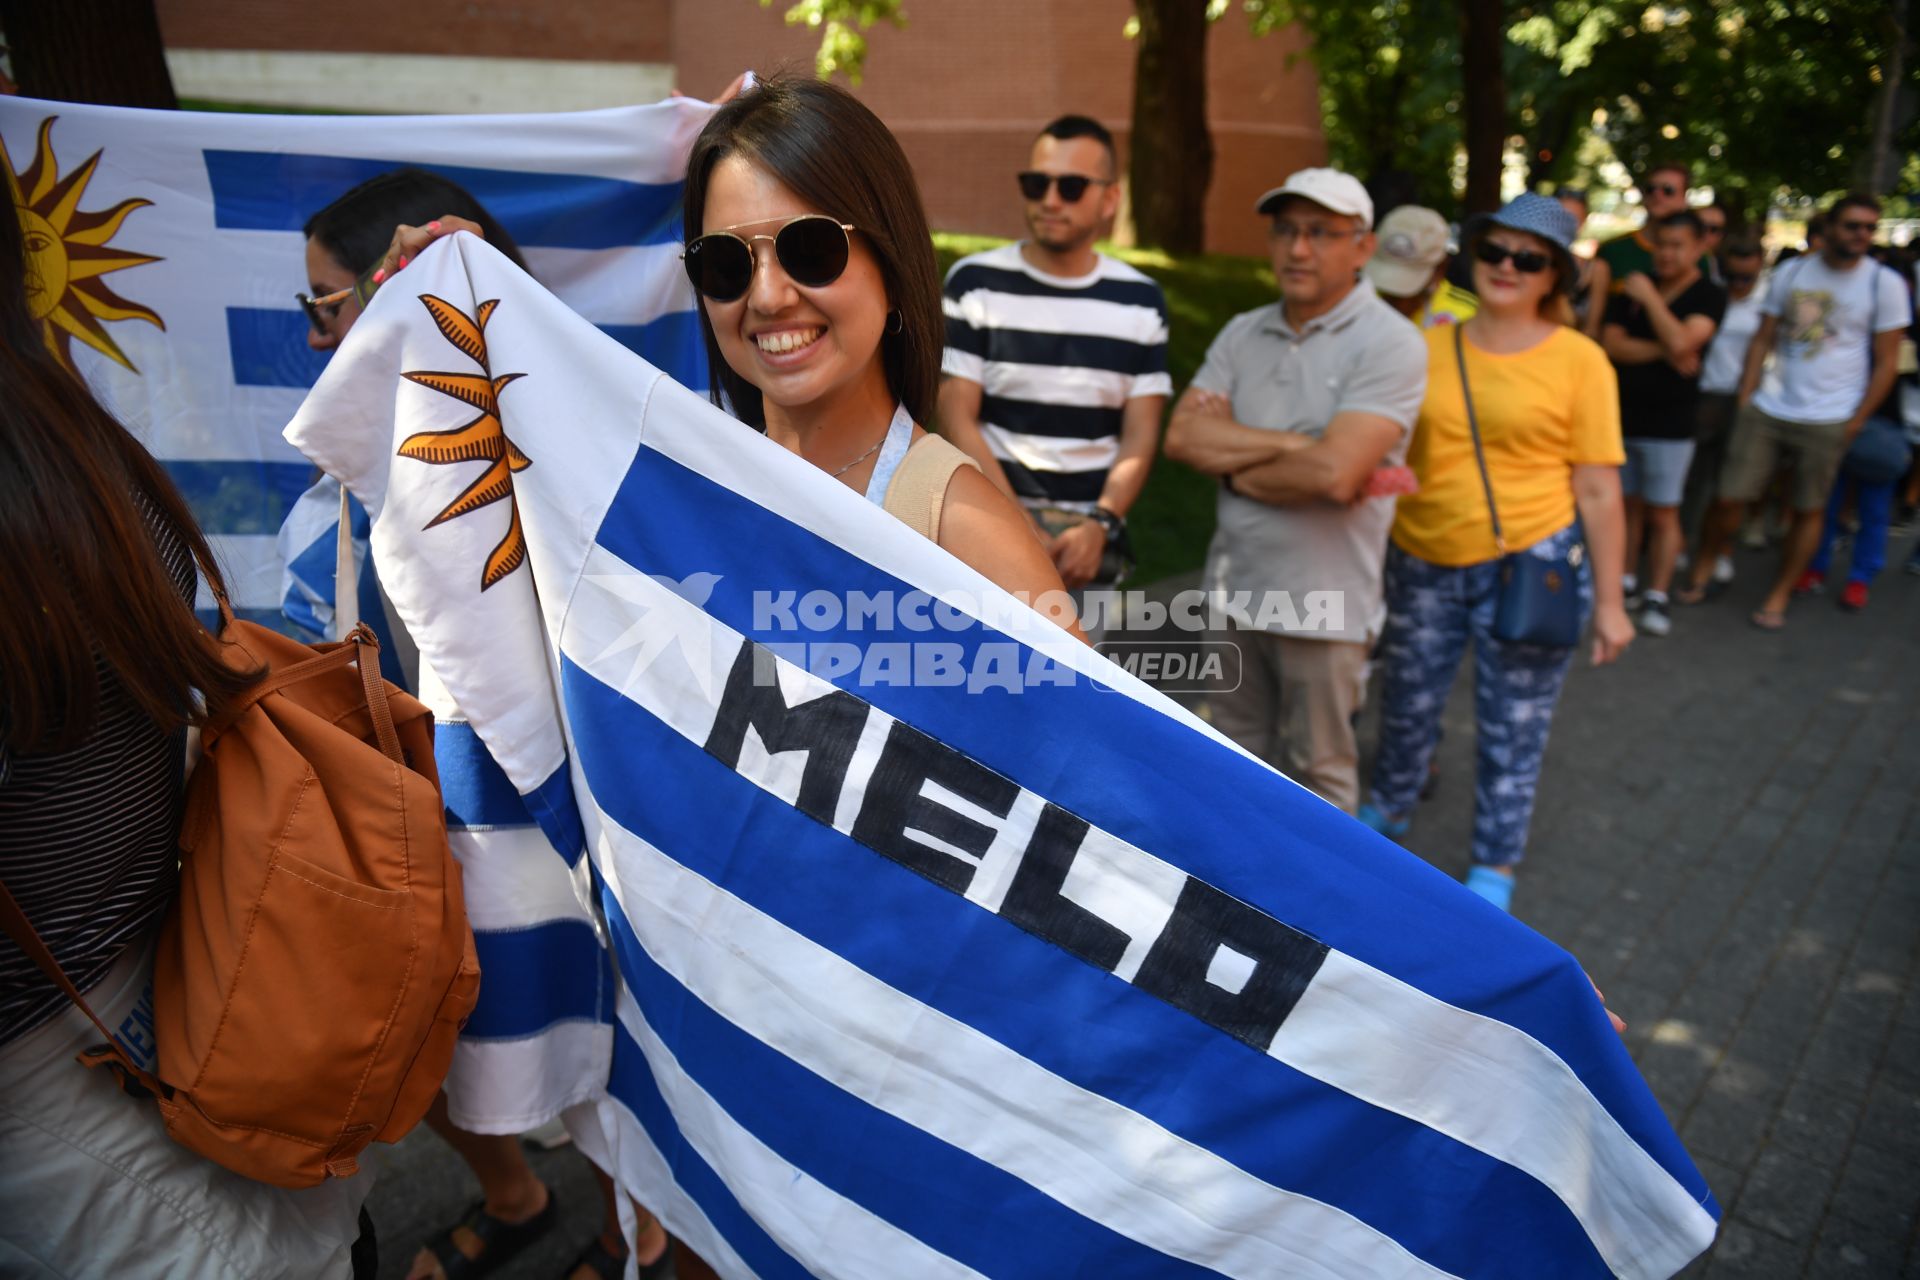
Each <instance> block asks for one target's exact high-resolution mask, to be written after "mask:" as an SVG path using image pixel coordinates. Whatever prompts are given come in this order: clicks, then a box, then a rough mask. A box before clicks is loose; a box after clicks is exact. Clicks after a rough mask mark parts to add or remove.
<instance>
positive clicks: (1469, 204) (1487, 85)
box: [1460, 0, 1507, 214]
mask: <svg viewBox="0 0 1920 1280" xmlns="http://www.w3.org/2000/svg"><path fill="white" fill-rule="evenodd" d="M1505 17H1506V15H1505V13H1504V6H1503V5H1502V2H1501V0H1460V55H1461V67H1460V73H1461V78H1462V81H1463V84H1464V87H1465V98H1466V117H1467V118H1466V136H1467V198H1466V202H1465V208H1466V212H1467V213H1469V214H1473V213H1487V212H1490V211H1492V210H1494V209H1497V208H1499V207H1500V170H1501V167H1502V165H1503V163H1504V159H1505V153H1506V149H1507V81H1506V72H1505V70H1504V69H1503V68H1502V66H1501V65H1500V54H1501V52H1502V50H1503V49H1504V48H1505V46H1506V41H1507V33H1506V22H1505Z"/></svg>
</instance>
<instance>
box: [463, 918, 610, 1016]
mask: <svg viewBox="0 0 1920 1280" xmlns="http://www.w3.org/2000/svg"><path fill="white" fill-rule="evenodd" d="M473 949H474V951H475V952H476V953H477V954H478V955H479V957H480V998H479V999H478V1000H477V1001H476V1002H475V1003H474V1006H473V1013H472V1015H471V1016H470V1017H468V1019H467V1025H466V1026H465V1027H463V1028H462V1029H461V1031H460V1035H461V1037H462V1038H463V1039H467V1040H524V1039H526V1038H527V1037H528V1036H534V1035H538V1034H540V1033H541V1032H542V1031H545V1030H546V1029H547V1028H548V1027H551V1026H553V1025H554V1024H556V1023H560V1022H611V1021H613V973H612V967H611V961H610V958H609V957H608V955H607V953H606V950H605V949H604V948H602V947H601V945H600V942H599V940H598V939H596V938H595V937H594V936H593V927H592V926H591V925H589V924H587V923H586V922H585V921H584V920H555V921H552V922H550V923H547V924H539V925H534V926H533V927H531V928H527V929H475V930H474V931H473Z"/></svg>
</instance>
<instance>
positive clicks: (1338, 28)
mask: <svg viewBox="0 0 1920 1280" xmlns="http://www.w3.org/2000/svg"><path fill="white" fill-rule="evenodd" d="M1896 5H1900V6H1906V7H1908V8H1909V9H1911V7H1912V5H1911V0H1670V2H1666V3H1658V4H1655V3H1648V0H1508V3H1507V4H1506V6H1505V15H1506V19H1505V20H1506V54H1505V58H1504V64H1503V65H1504V69H1505V72H1506V80H1507V105H1508V116H1509V119H1508V124H1509V129H1510V132H1511V133H1512V134H1513V135H1515V136H1517V137H1520V138H1523V139H1524V140H1525V142H1526V146H1527V153H1528V156H1529V161H1530V167H1531V174H1530V176H1531V178H1532V179H1533V181H1534V182H1536V183H1540V182H1547V181H1558V180H1566V179H1569V178H1573V177H1576V176H1579V175H1577V174H1576V172H1575V170H1576V167H1577V164H1578V157H1577V152H1578V150H1579V147H1578V144H1579V142H1580V140H1581V138H1582V137H1583V136H1584V135H1585V134H1586V133H1587V132H1588V131H1589V130H1590V129H1591V128H1592V127H1593V126H1592V120H1593V118H1594V112H1595V111H1596V110H1603V111H1605V112H1606V118H1605V123H1604V125H1602V126H1601V128H1602V132H1603V135H1604V136H1605V138H1606V140H1607V141H1608V142H1609V143H1610V144H1611V145H1612V148H1613V150H1614V153H1615V154H1616V155H1617V156H1618V157H1619V158H1620V159H1621V160H1622V161H1623V162H1625V163H1626V164H1627V166H1628V168H1629V169H1630V170H1637V169H1638V168H1640V167H1641V166H1644V165H1645V164H1646V163H1648V162H1649V161H1652V160H1657V159H1667V158H1670V157H1671V158H1677V159H1680V160H1684V161H1687V162H1689V163H1691V164H1692V165H1693V167H1694V173H1695V175H1696V177H1697V178H1698V179H1699V180H1701V181H1703V182H1708V183H1712V184H1713V185H1714V186H1715V187H1718V188H1722V189H1729V190H1741V189H1744V190H1746V191H1747V192H1750V193H1751V195H1752V198H1753V199H1754V200H1755V201H1756V202H1758V201H1763V200H1765V199H1766V198H1768V197H1770V196H1771V195H1773V194H1774V193H1775V192H1777V191H1790V192H1797V193H1802V194H1813V195H1817V194H1821V193H1824V192H1828V191H1833V190H1836V189H1839V188H1841V187H1844V186H1846V185H1848V184H1849V182H1850V181H1851V180H1852V179H1853V176H1854V172H1855V170H1856V168H1857V165H1858V159H1859V157H1860V156H1861V155H1862V154H1863V153H1864V152H1865V151H1866V150H1867V149H1869V147H1870V145H1871V138H1872V123H1873V119H1874V105H1875V96H1876V94H1878V93H1879V92H1881V88H1882V86H1881V79H1880V77H1881V76H1882V75H1883V74H1884V73H1885V72H1884V69H1885V68H1887V67H1889V66H1891V65H1893V59H1892V58H1891V54H1892V52H1893V48H1894V44H1895V42H1896V41H1897V40H1899V38H1900V33H1899V29H1898V24H1897V23H1896V22H1895V21H1894V20H1893V19H1894V14H1895V8H1894V6H1896ZM1243 6H1244V8H1245V9H1246V11H1247V15H1248V17H1249V18H1250V19H1251V21H1252V22H1253V24H1254V29H1255V30H1269V29H1273V28H1276V27H1279V26H1282V25H1285V24H1287V23H1292V22H1297V23H1299V24H1300V25H1301V27H1302V28H1303V29H1304V31H1305V32H1306V33H1307V36H1308V38H1309V40H1310V42H1311V46H1310V52H1309V56H1310V57H1311V58H1312V60H1313V64H1314V68H1315V70H1316V71H1317V72H1318V73H1319V77H1320V95H1321V103H1322V109H1323V113H1324V117H1325V125H1326V130H1327V140H1328V145H1329V147H1330V149H1331V151H1332V155H1333V159H1334V162H1335V163H1337V164H1340V165H1342V166H1344V167H1347V168H1349V169H1350V170H1351V171H1353V172H1355V173H1359V174H1363V175H1369V176H1378V175H1381V174H1383V173H1391V172H1394V171H1399V172H1402V173H1406V174H1409V175H1411V176H1412V177H1413V179H1414V180H1415V181H1416V183H1417V185H1418V189H1419V194H1420V196H1421V197H1422V198H1423V199H1425V200H1427V201H1428V202H1429V203H1437V204H1439V205H1440V206H1441V207H1443V208H1444V207H1447V206H1448V205H1449V204H1450V203H1451V202H1452V198H1453V196H1454V194H1455V185H1454V183H1453V182H1452V181H1451V179H1453V178H1454V177H1455V176H1456V175H1455V174H1454V169H1453V157H1454V156H1455V155H1456V154H1457V152H1458V149H1459V147H1460V145H1461V141H1462V138H1461V125H1462V120H1461V101H1462V92H1463V86H1462V82H1461V72H1460V56H1459V54H1460V31H1459V26H1458V20H1457V10H1456V8H1455V6H1453V5H1450V4H1445V3H1437V2H1435V0H1425V2H1423V0H1355V2H1353V3H1341V2H1340V0H1243ZM1909 25H1910V26H1911V24H1909ZM1902 79H1903V80H1904V81H1905V82H1906V83H1907V84H1908V85H1910V86H1920V68H1916V67H1915V65H1914V62H1913V61H1912V60H1909V61H1908V62H1907V65H1906V68H1905V70H1904V74H1903V76H1902ZM1910 117H1911V112H1909V118H1907V119H1905V120H1903V121H1902V122H1901V126H1902V127H1901V129H1900V130H1899V134H1898V136H1897V137H1896V146H1897V147H1903V149H1904V150H1907V151H1911V150H1912V149H1913V148H1914V147H1915V146H1916V145H1920V128H1917V127H1916V123H1915V121H1914V120H1913V119H1912V118H1910ZM1442 176H1444V177H1445V178H1446V179H1447V180H1446V181H1439V180H1438V179H1440V178H1442ZM1436 188H1437V189H1436Z"/></svg>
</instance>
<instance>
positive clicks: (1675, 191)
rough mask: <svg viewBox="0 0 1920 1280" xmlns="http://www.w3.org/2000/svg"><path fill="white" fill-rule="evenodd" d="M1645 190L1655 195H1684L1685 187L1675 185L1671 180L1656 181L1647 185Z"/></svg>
mask: <svg viewBox="0 0 1920 1280" xmlns="http://www.w3.org/2000/svg"><path fill="white" fill-rule="evenodd" d="M1647 190H1648V191H1651V192H1652V193H1653V194H1654V195H1657V196H1678V195H1685V194H1686V190H1687V189H1686V188H1685V187H1676V186H1674V185H1673V184H1672V183H1671V182H1656V183H1654V184H1653V185H1652V186H1650V187H1648V188H1647Z"/></svg>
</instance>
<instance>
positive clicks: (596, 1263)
mask: <svg viewBox="0 0 1920 1280" xmlns="http://www.w3.org/2000/svg"><path fill="white" fill-rule="evenodd" d="M581 1267H586V1268H587V1269H588V1270H590V1271H592V1272H593V1274H594V1275H596V1276H599V1277H600V1280H621V1277H622V1276H624V1275H626V1274H627V1255H626V1254H624V1253H623V1254H621V1255H620V1256H619V1257H615V1256H614V1255H613V1254H611V1253H609V1252H607V1246H605V1245H604V1244H601V1243H600V1237H599V1236H595V1237H594V1238H593V1239H591V1240H589V1241H587V1247H586V1248H584V1249H582V1250H581V1251H580V1252H579V1253H578V1254H576V1255H574V1259H573V1261H572V1262H569V1263H568V1264H567V1269H566V1270H565V1271H562V1272H561V1273H560V1274H561V1275H562V1276H564V1277H566V1280H572V1278H573V1273H574V1272H576V1271H578V1270H579V1269H580V1268H581ZM672 1271H673V1237H672V1236H668V1237H667V1247H666V1248H664V1249H662V1250H661V1251H660V1256H659V1257H657V1258H655V1259H654V1260H653V1261H652V1262H649V1263H647V1265H645V1266H644V1267H641V1268H640V1280H666V1277H667V1276H668V1275H670V1274H671V1273H672Z"/></svg>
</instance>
